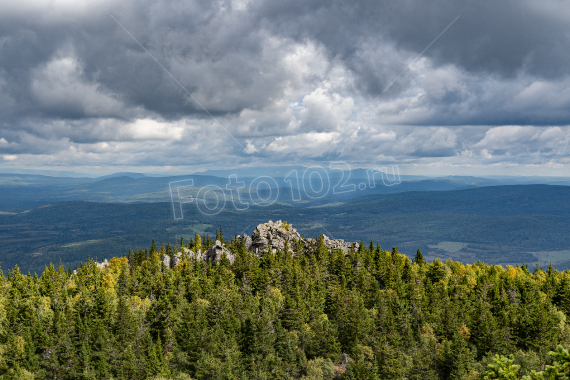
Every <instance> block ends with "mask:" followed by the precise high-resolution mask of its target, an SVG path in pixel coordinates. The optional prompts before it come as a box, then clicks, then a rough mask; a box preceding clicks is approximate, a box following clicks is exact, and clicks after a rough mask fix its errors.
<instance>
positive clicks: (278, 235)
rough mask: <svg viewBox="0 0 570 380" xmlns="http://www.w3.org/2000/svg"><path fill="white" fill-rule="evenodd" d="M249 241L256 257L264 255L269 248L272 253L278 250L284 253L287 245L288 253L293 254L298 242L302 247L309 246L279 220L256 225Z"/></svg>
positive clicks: (294, 231) (289, 226) (290, 227)
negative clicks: (301, 243)
mask: <svg viewBox="0 0 570 380" xmlns="http://www.w3.org/2000/svg"><path fill="white" fill-rule="evenodd" d="M251 240H252V242H251V247H250V250H251V251H252V252H253V253H255V254H256V255H262V254H263V253H265V252H266V251H267V250H268V249H269V246H271V250H272V251H273V252H277V250H278V249H279V250H281V251H284V250H285V245H286V243H287V245H288V246H289V251H290V252H293V249H294V248H295V246H296V244H297V242H298V241H301V242H303V245H308V244H309V242H308V241H307V240H304V239H303V238H302V237H301V235H299V233H298V232H297V230H296V229H294V228H293V227H292V226H291V225H290V224H287V223H283V222H281V221H280V220H278V221H277V222H271V221H270V222H268V223H263V224H260V225H258V226H257V228H256V229H255V231H253V235H251Z"/></svg>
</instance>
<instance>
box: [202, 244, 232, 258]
mask: <svg viewBox="0 0 570 380" xmlns="http://www.w3.org/2000/svg"><path fill="white" fill-rule="evenodd" d="M224 254H225V255H226V257H227V258H228V260H229V261H230V264H233V263H234V261H235V256H234V254H232V253H231V252H230V251H229V250H228V249H227V248H226V247H224V246H223V244H222V243H221V242H220V241H219V240H216V242H215V243H214V245H212V246H211V247H210V248H208V250H207V251H206V252H205V254H204V261H206V262H213V261H214V260H215V261H218V262H219V261H220V260H221V259H222V256H223V255H224Z"/></svg>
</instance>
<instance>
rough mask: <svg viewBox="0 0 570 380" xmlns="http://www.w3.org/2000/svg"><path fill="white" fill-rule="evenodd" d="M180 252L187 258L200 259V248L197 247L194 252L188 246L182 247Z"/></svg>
mask: <svg viewBox="0 0 570 380" xmlns="http://www.w3.org/2000/svg"><path fill="white" fill-rule="evenodd" d="M182 252H183V254H184V256H185V257H187V258H189V259H196V260H202V256H203V255H202V250H201V249H199V250H198V251H197V252H194V251H192V250H190V249H188V248H182Z"/></svg>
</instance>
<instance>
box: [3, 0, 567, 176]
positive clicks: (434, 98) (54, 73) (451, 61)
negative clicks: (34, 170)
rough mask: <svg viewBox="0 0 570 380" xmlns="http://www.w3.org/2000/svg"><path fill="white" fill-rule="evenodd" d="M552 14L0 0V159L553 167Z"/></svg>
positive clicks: (555, 76)
mask: <svg viewBox="0 0 570 380" xmlns="http://www.w3.org/2000/svg"><path fill="white" fill-rule="evenodd" d="M110 15H112V17H111V16H110ZM457 16H460V17H459V18H458V19H457V20H456V21H455V22H454V23H453V24H452V25H451V26H449V25H450V23H452V21H453V20H455V19H456V18H457ZM569 16H570V6H568V4H566V3H564V2H559V1H555V0H541V1H537V0H525V1H522V2H521V1H516V2H515V1H503V2H492V1H482V2H477V3H462V2H457V1H448V0H430V1H419V0H418V1H409V2H404V3H401V2H400V3H394V2H387V1H358V2H352V1H344V0H341V1H335V2H330V1H327V2H325V1H317V0H315V1H311V0H309V1H307V0H303V1H300V0H293V1H286V2H283V1H277V0H233V1H231V0H227V1H216V2H212V1H196V0H191V1H186V0H185V1H160V0H159V1H145V0H142V1H136V2H135V1H131V0H127V1H120V2H119V1H117V0H105V1H93V0H82V1H67V0H57V1H48V0H34V1H32V0H28V1H20V2H17V3H14V2H5V3H3V4H1V5H0V115H1V116H2V118H1V119H0V157H2V158H3V159H2V160H0V165H2V166H0V168H2V167H9V166H10V167H15V166H21V167H38V166H46V167H54V166H65V167H92V168H99V169H98V170H102V171H118V168H136V167H139V168H158V167H162V168H167V169H168V168H173V169H172V170H179V171H183V170H192V168H197V167H208V166H235V165H256V164H266V163H282V164H293V163H305V164H306V163H310V162H313V163H314V162H323V161H331V160H334V161H339V160H342V161H347V162H350V163H353V164H356V165H361V166H374V165H380V164H382V165H385V164H387V163H390V164H398V165H401V166H402V167H407V168H409V170H410V171H414V172H416V173H417V172H430V173H431V172H434V173H435V172H439V173H440V174H441V173H450V174H451V173H453V174H456V173H465V172H466V171H468V172H469V171H472V172H473V171H476V172H479V173H486V172H487V173H496V172H501V171H502V173H513V174H541V173H542V174H545V173H549V174H558V175H565V169H566V168H567V164H568V161H569V157H570V154H569V153H570V152H569V150H570V148H569V144H568V143H569V142H570V141H569V139H570V127H569V125H570V66H569V65H568V64H567V62H568V61H569V60H570V38H569V36H570V24H568V22H567V20H568V17H569ZM115 20H116V21H118V22H116V21H115ZM448 26H449V29H447V30H446V31H445V33H443V34H441V35H440V33H441V32H442V31H443V30H444V29H445V28H446V27H448ZM129 34H130V35H129ZM438 35H440V36H439V38H437V39H436V37H438ZM133 37H134V39H133ZM135 39H136V41H135ZM434 40H435V41H434ZM139 43H140V45H142V47H141V46H140V45H139ZM430 44H431V45H430ZM428 46H429V49H427V50H425V52H424V49H426V47H428ZM145 49H146V51H145ZM422 52H424V53H423V54H421V55H420V53H422ZM155 60H156V61H155ZM157 61H158V62H157ZM115 169H117V170H115ZM167 169H164V170H167Z"/></svg>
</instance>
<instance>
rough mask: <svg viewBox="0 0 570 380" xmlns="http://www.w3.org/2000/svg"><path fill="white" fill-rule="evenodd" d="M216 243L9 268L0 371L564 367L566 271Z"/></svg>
mask: <svg viewBox="0 0 570 380" xmlns="http://www.w3.org/2000/svg"><path fill="white" fill-rule="evenodd" d="M218 237H219V238H221V239H223V235H222V234H221V233H219V234H218ZM177 243H178V242H177ZM183 244H184V245H185V246H189V247H190V248H196V247H195V245H196V244H200V245H202V248H206V247H207V246H208V245H210V244H212V240H211V239H209V238H207V237H204V238H202V239H198V237H195V238H193V239H191V240H190V241H189V242H183ZM226 246H227V247H228V248H229V249H230V251H232V252H234V253H235V254H236V260H235V262H234V264H233V265H231V264H230V262H229V260H227V259H226V258H223V259H222V260H221V261H220V262H219V263H214V264H205V263H204V262H201V261H200V262H199V261H196V260H194V259H190V260H183V261H182V263H180V264H178V265H177V266H176V268H175V269H172V270H169V269H166V268H164V267H163V264H162V262H161V260H160V257H161V255H162V254H166V253H167V252H168V253H169V254H172V252H175V251H177V250H178V249H177V247H176V246H174V247H171V246H170V245H168V246H167V247H163V248H160V249H159V248H157V247H156V245H155V244H154V242H153V245H152V246H151V248H150V250H146V249H145V250H139V251H136V252H134V253H129V255H128V256H127V257H120V258H114V259H112V260H111V261H110V265H109V266H108V267H107V268H106V269H100V268H98V267H97V266H96V265H95V263H94V262H93V261H90V262H89V263H87V264H86V265H83V266H82V267H80V268H79V269H78V271H77V273H76V274H72V273H71V272H70V271H66V270H65V269H64V267H63V266H62V265H60V266H59V268H56V267H54V266H53V265H52V266H49V267H47V268H46V269H45V271H44V272H43V274H42V275H41V276H40V277H38V276H36V275H34V276H31V275H24V274H22V273H20V271H19V269H18V268H17V267H15V268H14V269H13V270H11V271H8V274H7V276H5V277H0V376H1V378H3V379H159V378H165V379H179V380H180V379H190V378H192V379H298V378H303V379H332V378H340V379H398V380H400V379H410V380H411V379H483V378H488V379H496V378H498V379H518V378H520V377H522V376H533V377H532V378H533V379H535V378H536V379H538V378H545V379H547V378H566V377H548V376H550V375H548V371H550V373H554V372H553V371H554V370H553V369H552V368H558V369H557V371H558V372H559V373H566V372H564V371H568V365H570V364H568V363H570V360H567V361H564V360H566V359H565V358H568V357H570V356H569V355H568V352H567V351H565V350H563V349H562V348H561V347H558V349H557V346H559V345H562V346H567V345H568V344H569V343H570V329H569V327H568V326H567V325H566V318H567V316H568V314H569V313H570V271H566V272H562V273H560V272H558V271H556V270H553V269H552V268H549V269H548V270H542V269H539V268H535V269H534V270H532V271H529V269H528V268H527V267H526V266H525V265H523V266H522V267H510V266H509V267H507V268H506V269H505V268H502V267H500V266H489V265H486V264H483V263H480V262H478V263H476V264H474V265H463V264H461V263H459V262H453V261H447V262H442V261H441V260H439V259H438V260H434V261H432V262H426V260H425V259H424V258H423V256H422V254H421V252H420V251H419V250H418V253H417V255H416V257H415V258H414V259H413V260H410V259H408V258H407V257H406V256H404V255H401V254H399V253H398V250H397V249H396V248H394V249H392V250H391V251H384V250H382V249H380V247H379V246H374V245H373V244H372V243H371V244H370V246H369V247H365V246H362V244H361V247H360V248H359V250H358V251H355V252H349V253H348V254H344V253H342V252H340V251H334V250H329V249H327V248H326V246H324V245H323V243H322V239H321V238H319V239H317V241H316V244H315V246H314V247H313V249H312V250H311V252H309V253H300V252H299V253H297V254H291V253H284V252H281V251H278V252H277V253H267V254H265V255H263V256H262V257H256V256H254V255H253V254H252V253H251V252H248V251H247V250H246V249H245V246H243V245H238V244H237V243H232V242H226ZM291 248H292V249H293V250H296V249H300V247H291ZM550 351H554V352H555V354H552V355H549V352H550ZM495 355H498V356H495ZM509 355H512V356H509ZM556 360H558V361H556ZM564 363H566V364H564ZM557 366H558V367H557ZM532 371H537V372H538V371H545V372H543V373H534V374H531V373H532ZM501 376H502V377H501ZM540 376H542V377H540ZM552 376H554V375H552ZM556 376H558V375H556ZM560 376H564V375H560Z"/></svg>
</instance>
